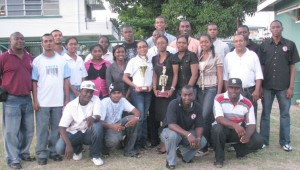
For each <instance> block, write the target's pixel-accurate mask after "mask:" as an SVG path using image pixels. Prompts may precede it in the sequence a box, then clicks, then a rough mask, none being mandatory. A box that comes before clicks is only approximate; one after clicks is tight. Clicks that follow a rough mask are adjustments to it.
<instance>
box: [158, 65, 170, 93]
mask: <svg viewBox="0 0 300 170" xmlns="http://www.w3.org/2000/svg"><path fill="white" fill-rule="evenodd" d="M166 71H167V67H166V66H163V69H162V75H160V77H159V82H158V85H160V86H161V91H158V93H157V95H158V97H168V95H169V94H168V92H166V91H165V88H166V85H167V81H168V76H167V75H166Z"/></svg>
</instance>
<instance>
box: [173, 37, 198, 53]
mask: <svg viewBox="0 0 300 170" xmlns="http://www.w3.org/2000/svg"><path fill="white" fill-rule="evenodd" d="M176 42H177V40H174V41H173V42H172V43H171V44H170V46H171V47H173V48H175V49H176V50H177V51H178V48H177V45H176ZM199 46H200V42H199V41H198V40H197V39H195V38H192V37H189V41H188V49H189V51H191V52H193V53H195V54H198V47H199Z"/></svg>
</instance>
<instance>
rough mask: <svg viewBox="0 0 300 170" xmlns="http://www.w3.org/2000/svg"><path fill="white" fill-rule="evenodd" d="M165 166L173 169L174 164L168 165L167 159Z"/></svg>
mask: <svg viewBox="0 0 300 170" xmlns="http://www.w3.org/2000/svg"><path fill="white" fill-rule="evenodd" d="M166 168H168V169H175V165H169V163H168V161H166Z"/></svg>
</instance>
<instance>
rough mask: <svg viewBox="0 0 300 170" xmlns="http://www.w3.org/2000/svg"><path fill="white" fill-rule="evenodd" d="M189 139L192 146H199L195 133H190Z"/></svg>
mask: <svg viewBox="0 0 300 170" xmlns="http://www.w3.org/2000/svg"><path fill="white" fill-rule="evenodd" d="M187 140H188V141H189V143H190V146H191V148H197V147H198V145H199V140H198V139H197V138H195V136H194V135H193V134H190V136H188V137H187Z"/></svg>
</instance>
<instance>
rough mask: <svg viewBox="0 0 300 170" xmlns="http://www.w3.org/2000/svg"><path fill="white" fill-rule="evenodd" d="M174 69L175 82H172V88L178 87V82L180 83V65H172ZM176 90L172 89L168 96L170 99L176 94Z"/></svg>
mask: <svg viewBox="0 0 300 170" xmlns="http://www.w3.org/2000/svg"><path fill="white" fill-rule="evenodd" d="M172 68H173V80H172V85H171V87H174V88H175V87H176V85H177V81H178V65H177V64H173V65H172ZM174 90H175V89H170V90H169V92H168V94H169V97H171V96H172V95H173V93H174Z"/></svg>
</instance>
